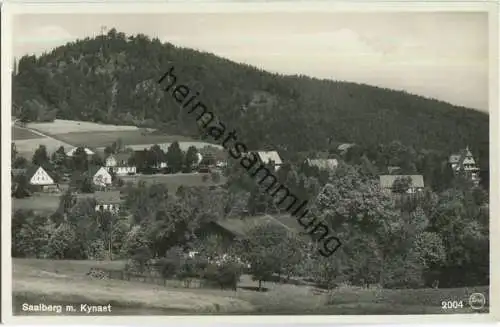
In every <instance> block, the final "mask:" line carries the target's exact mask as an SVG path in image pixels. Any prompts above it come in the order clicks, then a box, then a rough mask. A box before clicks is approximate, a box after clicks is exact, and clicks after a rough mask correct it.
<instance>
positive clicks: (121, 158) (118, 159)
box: [105, 152, 132, 162]
mask: <svg viewBox="0 0 500 327" xmlns="http://www.w3.org/2000/svg"><path fill="white" fill-rule="evenodd" d="M131 156H132V154H131V153H127V152H120V153H115V154H110V155H109V156H107V157H106V159H108V158H110V157H113V158H115V160H116V162H122V161H124V162H128V159H130V157H131ZM106 159H105V160H106Z"/></svg>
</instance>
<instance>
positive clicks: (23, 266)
mask: <svg viewBox="0 0 500 327" xmlns="http://www.w3.org/2000/svg"><path fill="white" fill-rule="evenodd" d="M98 266H105V267H107V268H111V267H115V268H116V267H123V263H122V262H101V263H99V262H92V261H52V260H29V259H14V260H13V297H14V298H13V306H14V308H13V310H14V313H15V314H16V313H17V314H22V311H21V310H20V309H21V304H22V303H40V302H41V303H46V304H49V303H52V304H64V305H67V304H75V305H77V306H79V304H80V303H89V304H94V305H107V304H111V305H112V307H113V308H114V310H113V314H119V313H120V312H122V313H126V312H127V311H129V309H130V308H132V310H134V312H137V311H139V312H144V313H146V314H148V313H150V312H152V313H154V314H168V313H174V314H182V313H199V312H205V313H207V312H214V313H217V312H226V313H230V312H251V311H253V307H252V305H251V304H249V303H248V302H246V301H244V300H240V299H237V298H235V297H234V294H233V296H231V294H230V292H229V293H228V294H222V293H221V294H211V293H210V292H207V293H197V292H184V291H182V290H181V289H167V288H164V287H161V286H156V285H147V284H143V283H132V282H126V281H118V280H90V279H89V278H88V277H87V276H86V275H85V274H86V273H87V272H88V271H89V269H90V267H98ZM233 293H234V292H233Z"/></svg>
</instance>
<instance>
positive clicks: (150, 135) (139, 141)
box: [55, 129, 192, 150]
mask: <svg viewBox="0 0 500 327" xmlns="http://www.w3.org/2000/svg"><path fill="white" fill-rule="evenodd" d="M55 137H57V138H58V139H60V140H61V141H64V142H66V143H69V144H73V145H75V146H88V147H93V148H105V147H107V146H110V145H111V144H113V142H116V140H118V139H120V140H122V142H123V144H125V145H126V146H127V147H131V146H133V145H144V146H141V147H140V148H139V149H140V150H142V149H144V148H145V147H147V148H149V147H151V145H153V144H157V143H158V144H160V143H171V142H174V141H179V142H182V141H192V139H191V138H188V137H185V136H175V135H166V134H159V133H156V132H148V131H145V130H143V129H138V130H133V131H95V132H92V131H87V132H72V133H64V134H57V135H55ZM134 150H138V149H134Z"/></svg>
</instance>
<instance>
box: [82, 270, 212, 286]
mask: <svg viewBox="0 0 500 327" xmlns="http://www.w3.org/2000/svg"><path fill="white" fill-rule="evenodd" d="M87 275H90V276H91V277H93V278H96V279H117V280H126V281H131V282H141V283H147V284H155V285H163V286H165V287H172V288H210V287H213V286H214V285H212V283H210V282H209V281H206V280H203V279H199V278H186V279H183V280H178V279H165V278H163V277H162V276H161V275H160V274H159V273H158V272H156V271H148V272H146V273H145V274H139V273H134V272H130V271H126V270H119V269H104V268H91V269H90V271H89V273H87Z"/></svg>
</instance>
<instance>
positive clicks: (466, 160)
mask: <svg viewBox="0 0 500 327" xmlns="http://www.w3.org/2000/svg"><path fill="white" fill-rule="evenodd" d="M448 163H449V164H450V166H451V169H453V172H454V173H456V174H457V173H459V172H460V171H463V172H465V174H466V176H467V177H469V178H470V179H471V180H472V181H473V182H474V183H475V184H476V185H477V184H478V183H479V167H477V163H476V160H475V159H474V156H473V155H472V152H471V151H470V150H469V147H468V146H467V147H466V148H465V149H463V150H461V151H460V152H459V153H455V154H452V155H450V157H449V159H448Z"/></svg>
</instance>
